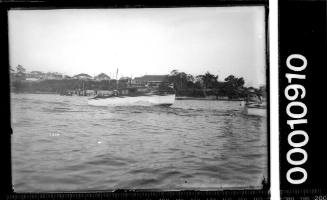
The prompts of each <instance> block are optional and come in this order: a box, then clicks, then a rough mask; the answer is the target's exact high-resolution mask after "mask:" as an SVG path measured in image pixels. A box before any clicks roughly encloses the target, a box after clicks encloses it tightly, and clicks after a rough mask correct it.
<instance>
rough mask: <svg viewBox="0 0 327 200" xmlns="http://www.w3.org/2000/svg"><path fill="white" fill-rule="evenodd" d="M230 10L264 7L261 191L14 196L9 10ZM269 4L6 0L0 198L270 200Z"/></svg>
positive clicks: (0, 27) (1, 20) (1, 25)
mask: <svg viewBox="0 0 327 200" xmlns="http://www.w3.org/2000/svg"><path fill="white" fill-rule="evenodd" d="M217 6H219V7H229V6H263V7H264V8H265V39H266V40H265V41H266V43H265V56H266V62H265V64H266V86H267V91H268V92H267V110H268V113H267V148H268V150H267V151H268V154H267V155H268V163H267V164H268V177H267V179H268V180H267V182H265V183H264V184H263V187H262V189H261V190H219V191H151V190H136V191H135V190H116V191H114V192H107V191H92V192H88V191H86V192H81V193H78V192H71V193H15V191H14V190H13V185H12V166H11V135H12V128H11V122H10V118H11V117H10V116H11V113H10V74H9V67H8V66H9V42H8V15H7V12H8V10H10V9H59V8H60V9H69V8H81V9H88V8H157V7H158V8H172V7H217ZM268 16H269V5H268V1H267V0H254V1H252V0H249V1H246V0H244V1H241V0H227V1H225V0H205V1H183V0H181V1H176V0H168V1H161V2H159V1H147V0H138V1H137V2H136V1H130V0H125V1H117V0H115V1H110V2H106V1H101V0H98V1H82V0H80V1H79V0H78V1H67V2H63V1H51V0H45V1H6V2H1V3H0V41H1V42H0V44H1V45H0V48H1V49H2V51H1V52H2V56H1V59H0V62H1V66H2V67H1V71H2V79H1V81H2V84H1V87H2V91H3V92H4V93H5V94H3V98H2V99H3V100H4V102H3V104H2V105H3V107H4V109H3V112H2V113H3V115H4V116H3V118H2V122H3V126H2V134H0V135H1V136H0V137H1V139H0V141H1V143H2V144H1V145H0V152H1V159H2V170H1V177H2V178H1V187H0V189H1V196H2V197H4V198H7V199H34V198H38V199H48V198H63V199H72V198H73V199H75V198H76V199H89V198H133V199H144V198H147V199H162V198H166V199H177V198H178V199H184V198H199V199H207V198H231V199H237V198H239V197H242V198H254V197H259V198H269V196H270V195H269V189H270V100H269V99H270V95H269V89H270V87H269V81H270V79H269V68H270V67H269V37H268V35H269V27H268Z"/></svg>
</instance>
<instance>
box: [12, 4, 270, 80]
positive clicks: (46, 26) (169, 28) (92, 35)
mask: <svg viewBox="0 0 327 200" xmlns="http://www.w3.org/2000/svg"><path fill="white" fill-rule="evenodd" d="M264 21H265V20H264V8H263V7H220V8H213V7H209V8H160V9H159V8H155V9H87V10H79V9H61V10H59V9H58V10H11V11H9V45H10V65H11V66H12V67H14V68H15V67H16V66H17V65H18V64H20V65H22V66H24V67H25V68H26V69H27V71H33V70H39V71H43V72H60V73H63V74H67V75H75V74H78V73H88V74H90V75H92V76H94V75H97V74H99V73H101V72H104V73H107V74H108V75H109V76H111V77H112V76H115V75H114V74H115V72H116V70H117V68H119V75H118V77H121V76H133V77H136V76H141V75H144V74H148V75H150V74H168V73H169V72H170V71H171V70H173V69H177V70H178V71H183V72H186V73H190V74H192V75H198V74H203V73H205V72H206V71H209V72H210V73H213V74H218V75H219V80H220V81H222V80H223V79H224V78H225V77H226V76H228V75H230V74H233V75H235V76H242V77H244V79H245V82H246V83H247V85H254V86H258V85H260V84H264V83H265V77H266V75H265V25H264V23H265V22H264ZM114 78H115V77H114Z"/></svg>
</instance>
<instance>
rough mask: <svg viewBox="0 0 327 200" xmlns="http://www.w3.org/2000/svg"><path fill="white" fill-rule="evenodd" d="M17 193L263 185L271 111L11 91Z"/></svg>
mask: <svg viewBox="0 0 327 200" xmlns="http://www.w3.org/2000/svg"><path fill="white" fill-rule="evenodd" d="M11 98H12V127H13V131H14V133H13V137H12V164H13V183H14V189H15V191H17V192H25V191H28V192H33V191H34V192H39V191H85V190H108V189H110V190H112V189H118V188H120V189H160V190H180V189H200V190H211V189H220V188H226V187H260V186H261V181H262V178H263V176H265V177H267V169H268V166H267V123H266V118H262V117H255V116H247V115H244V114H242V112H241V107H240V105H239V102H228V101H203V100H176V101H175V104H174V105H173V106H172V107H141V106H140V107H137V106H136V107H94V106H89V105H87V98H85V97H77V96H59V95H47V94H12V97H11Z"/></svg>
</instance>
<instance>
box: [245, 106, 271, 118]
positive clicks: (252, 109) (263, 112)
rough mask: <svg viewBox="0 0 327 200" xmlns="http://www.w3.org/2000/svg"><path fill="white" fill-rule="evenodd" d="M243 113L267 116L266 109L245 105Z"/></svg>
mask: <svg viewBox="0 0 327 200" xmlns="http://www.w3.org/2000/svg"><path fill="white" fill-rule="evenodd" d="M244 114H246V115H254V116H262V117H266V116H267V109H265V108H255V107H248V106H245V107H244Z"/></svg>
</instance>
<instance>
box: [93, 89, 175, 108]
mask: <svg viewBox="0 0 327 200" xmlns="http://www.w3.org/2000/svg"><path fill="white" fill-rule="evenodd" d="M174 102H175V91H174V90H153V89H150V88H126V89H120V90H113V91H112V94H111V95H108V96H101V95H97V96H95V97H93V98H90V99H88V104H89V105H93V106H153V105H155V106H156V105H159V106H171V105H172V104H174Z"/></svg>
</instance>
